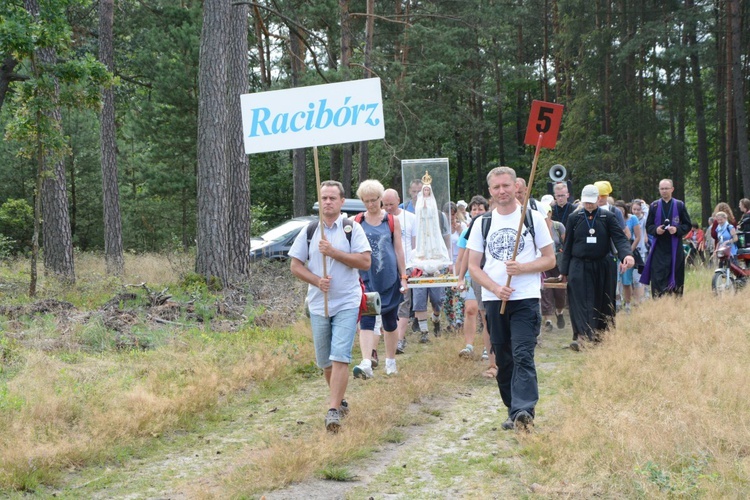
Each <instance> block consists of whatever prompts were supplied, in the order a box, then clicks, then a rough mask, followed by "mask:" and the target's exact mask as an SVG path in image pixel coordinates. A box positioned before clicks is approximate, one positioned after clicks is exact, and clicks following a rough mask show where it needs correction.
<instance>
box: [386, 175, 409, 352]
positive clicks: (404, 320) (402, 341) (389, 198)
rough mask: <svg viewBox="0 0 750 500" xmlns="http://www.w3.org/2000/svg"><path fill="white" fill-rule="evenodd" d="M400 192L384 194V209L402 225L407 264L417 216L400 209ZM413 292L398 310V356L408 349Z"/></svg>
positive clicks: (393, 191)
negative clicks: (407, 330) (408, 327)
mask: <svg viewBox="0 0 750 500" xmlns="http://www.w3.org/2000/svg"><path fill="white" fill-rule="evenodd" d="M399 201H400V199H399V196H398V191H396V190H395V189H386V190H385V192H384V193H383V209H384V210H385V211H386V212H388V213H389V214H391V215H393V216H394V217H396V218H397V219H398V221H399V222H400V223H401V245H402V246H403V247H404V257H405V258H406V262H409V261H410V260H411V252H412V250H413V249H414V247H415V245H416V238H417V234H416V224H417V219H416V216H415V215H414V214H413V213H411V212H408V211H406V210H404V209H402V208H400V207H399ZM411 295H412V294H411V290H407V291H406V294H405V295H404V301H403V302H402V303H401V305H400V306H399V309H398V328H397V330H398V344H397V345H396V354H403V353H404V349H406V328H407V326H408V325H409V316H410V315H411Z"/></svg>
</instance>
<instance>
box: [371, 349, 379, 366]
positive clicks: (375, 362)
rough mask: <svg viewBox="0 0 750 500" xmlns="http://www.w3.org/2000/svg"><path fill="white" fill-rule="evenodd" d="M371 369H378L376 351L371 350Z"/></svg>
mask: <svg viewBox="0 0 750 500" xmlns="http://www.w3.org/2000/svg"><path fill="white" fill-rule="evenodd" d="M372 367H373V368H377V367H378V351H376V350H375V349H373V350H372Z"/></svg>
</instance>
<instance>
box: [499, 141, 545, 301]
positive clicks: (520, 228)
mask: <svg viewBox="0 0 750 500" xmlns="http://www.w3.org/2000/svg"><path fill="white" fill-rule="evenodd" d="M543 138H544V134H539V138H538V139H537V141H536V151H535V152H534V161H533V162H532V163H531V173H530V174H529V183H528V185H527V187H526V196H524V198H523V206H522V207H521V220H520V221H518V231H517V232H516V244H515V245H513V256H512V257H511V258H510V260H516V256H517V255H518V244H519V243H520V242H521V238H522V237H523V235H522V231H523V223H524V221H525V220H526V210H528V206H529V197H531V186H532V185H533V184H534V175H535V174H536V163H537V160H539V151H541V149H542V139H543ZM511 278H512V276H508V280H507V281H506V282H505V286H510V279H511ZM507 303H508V301H506V300H504V301H503V305H502V306H500V314H505V305H506V304H507Z"/></svg>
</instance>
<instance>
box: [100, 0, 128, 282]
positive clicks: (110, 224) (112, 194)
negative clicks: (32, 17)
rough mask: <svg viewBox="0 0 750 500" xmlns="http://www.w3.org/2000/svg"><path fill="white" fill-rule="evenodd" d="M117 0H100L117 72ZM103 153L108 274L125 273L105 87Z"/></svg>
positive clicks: (110, 95)
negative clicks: (115, 19)
mask: <svg viewBox="0 0 750 500" xmlns="http://www.w3.org/2000/svg"><path fill="white" fill-rule="evenodd" d="M114 3H115V2H114V0H101V1H100V2H99V60H100V61H101V62H102V64H104V65H105V66H106V67H107V69H108V70H109V71H111V72H114V61H115V50H114V46H113V43H112V36H113V35H112V31H113V24H114V12H115V5H114ZM99 126H100V130H101V132H100V134H101V144H100V149H101V155H102V207H103V209H104V261H105V263H106V268H107V274H110V275H114V276H121V275H122V274H123V273H124V272H125V258H124V256H123V249H122V220H121V217H120V189H119V186H118V182H117V130H116V124H115V91H114V89H112V88H111V87H107V88H104V89H102V111H101V120H100V124H99Z"/></svg>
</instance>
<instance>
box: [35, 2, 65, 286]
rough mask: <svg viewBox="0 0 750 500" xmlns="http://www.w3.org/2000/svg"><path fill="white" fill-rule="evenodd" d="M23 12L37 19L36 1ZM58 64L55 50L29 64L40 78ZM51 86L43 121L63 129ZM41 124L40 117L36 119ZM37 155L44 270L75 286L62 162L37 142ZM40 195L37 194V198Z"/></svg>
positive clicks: (56, 93)
mask: <svg viewBox="0 0 750 500" xmlns="http://www.w3.org/2000/svg"><path fill="white" fill-rule="evenodd" d="M24 5H25V7H26V10H27V11H28V12H29V14H30V15H31V16H32V17H33V18H34V19H39V4H38V3H37V0H25V1H24ZM56 61H57V54H56V53H55V50H54V49H52V48H50V47H45V48H41V49H38V50H37V51H36V53H35V54H34V58H33V61H32V71H33V73H34V74H35V75H37V76H39V75H40V74H41V71H42V70H41V68H44V67H51V66H53V65H54V64H55V63H56ZM49 78H50V79H51V82H52V88H53V89H54V90H53V93H52V107H51V109H50V110H47V111H44V112H43V115H44V119H45V120H46V121H49V122H50V124H51V126H52V127H57V128H60V127H62V116H61V114H60V108H59V107H57V103H58V101H59V95H60V84H59V82H58V80H57V77H56V76H54V75H52V74H50V75H49ZM37 116H38V118H39V119H40V120H41V119H42V116H41V114H38V115H37ZM39 142H40V144H39V148H38V154H39V155H40V156H41V158H42V159H41V163H40V165H41V173H40V177H41V178H42V182H41V217H42V221H43V225H42V240H43V243H44V270H45V273H51V274H53V275H55V276H56V277H57V278H59V279H60V280H61V281H63V282H64V283H68V284H72V283H74V282H75V270H74V266H73V236H72V234H71V231H70V214H69V212H68V192H67V190H66V187H65V162H64V161H63V160H62V159H60V158H59V157H60V155H54V154H53V152H51V151H47V150H46V149H45V148H44V145H43V144H42V143H41V137H40V138H39ZM38 195H39V194H38Z"/></svg>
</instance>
